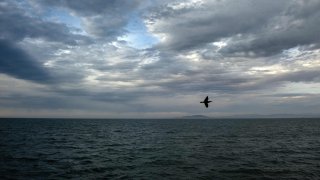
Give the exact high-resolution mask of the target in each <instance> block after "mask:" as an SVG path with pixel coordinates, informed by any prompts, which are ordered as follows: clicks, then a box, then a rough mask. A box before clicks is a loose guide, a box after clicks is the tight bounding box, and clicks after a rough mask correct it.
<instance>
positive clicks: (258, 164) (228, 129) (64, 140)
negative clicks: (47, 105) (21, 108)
mask: <svg viewBox="0 0 320 180" xmlns="http://www.w3.org/2000/svg"><path fill="white" fill-rule="evenodd" d="M6 178H9V179H10V178H13V179H69V178H73V179H99V178H103V179H320V119H232V120H231V119H224V120H210V119H206V120H192V119H166V120H159V119H158V120H155V119H154V120H151V119H144V120H139V119H136V120H132V119H131V120H125V119H122V120H119V119H117V120H110V119H107V120H102V119H100V120H94V119H0V179H6Z"/></svg>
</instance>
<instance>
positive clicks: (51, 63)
mask: <svg viewBox="0 0 320 180" xmlns="http://www.w3.org/2000/svg"><path fill="white" fill-rule="evenodd" d="M319 9H320V1H319V0H239V1H234V0H189V1H188V0H183V1H182V0H181V1H179V0H178V1H175V0H90V1H88V0H29V1H28V0H25V1H24V0H7V1H6V0H2V1H0V116H1V117H94V118H114V117H117V118H140V117H143V118H164V117H179V116H185V115H192V114H202V115H208V116H228V115H240V114H316V113H318V112H320V35H319V32H320V11H319ZM207 95H208V96H209V97H210V98H211V99H212V100H213V102H212V103H211V104H210V107H209V108H208V109H206V108H204V106H203V104H200V103H199V102H200V101H202V100H203V99H204V98H205V97H206V96H207Z"/></svg>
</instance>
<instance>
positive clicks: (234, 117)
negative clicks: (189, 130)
mask: <svg viewBox="0 0 320 180" xmlns="http://www.w3.org/2000/svg"><path fill="white" fill-rule="evenodd" d="M181 118H182V119H245V118H249V119H253V118H255V119H264V118H266V119H272V118H320V114H270V115H262V114H243V115H230V116H213V117H209V116H204V115H190V116H182V117H181Z"/></svg>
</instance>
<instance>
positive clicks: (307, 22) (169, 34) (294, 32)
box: [146, 0, 320, 56]
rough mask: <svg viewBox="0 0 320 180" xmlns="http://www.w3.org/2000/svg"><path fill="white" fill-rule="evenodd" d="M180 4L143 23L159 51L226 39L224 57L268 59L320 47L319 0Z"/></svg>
mask: <svg viewBox="0 0 320 180" xmlns="http://www.w3.org/2000/svg"><path fill="white" fill-rule="evenodd" d="M189 2H191V4H192V2H194V5H192V6H191V5H190V6H186V5H185V4H186V3H185V2H184V1H177V2H176V3H169V4H167V5H165V6H164V7H159V8H158V9H157V10H156V11H154V12H153V13H151V15H150V16H149V18H148V19H147V20H146V22H147V23H148V28H149V30H150V32H152V33H154V34H155V35H156V36H158V37H159V38H160V39H162V41H161V43H160V44H159V45H158V47H159V48H162V49H166V50H176V51H181V50H192V49H197V48H203V47H205V46H206V45H207V44H210V43H214V42H218V41H225V42H226V43H227V46H225V47H224V48H222V49H221V51H220V53H221V54H222V55H224V56H229V55H233V54H235V55H236V56H239V55H246V56H247V55H248V54H249V53H251V54H253V55H255V56H271V55H275V54H278V53H281V52H282V51H283V50H286V49H290V48H293V47H296V46H302V45H312V44H316V45H319V43H320V41H319V40H320V39H319V36H318V35H317V32H319V30H320V25H319V24H320V23H319V19H320V18H319V16H320V13H319V11H318V10H317V9H318V8H316V7H320V3H319V1H315V0H310V1H300V0H294V1H260V0H258V1H252V0H245V1H239V2H234V1H228V0H225V1H200V2H202V3H199V2H198V1H189Z"/></svg>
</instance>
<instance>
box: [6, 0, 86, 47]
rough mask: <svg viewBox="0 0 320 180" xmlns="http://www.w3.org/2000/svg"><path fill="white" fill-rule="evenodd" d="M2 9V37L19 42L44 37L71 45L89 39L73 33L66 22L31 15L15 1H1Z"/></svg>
mask: <svg viewBox="0 0 320 180" xmlns="http://www.w3.org/2000/svg"><path fill="white" fill-rule="evenodd" d="M0 11H1V16H0V23H1V28H0V38H1V39H7V40H10V41H12V42H17V41H21V40H23V39H24V38H42V39H45V40H48V41H53V42H61V43H65V44H70V45H76V44H78V43H85V42H86V41H88V39H87V38H85V37H84V36H82V35H76V34H72V33H71V32H70V30H69V28H68V27H67V26H66V25H65V24H61V23H56V22H49V21H44V20H43V19H41V18H39V17H37V16H31V15H29V14H28V13H26V12H25V11H24V10H23V9H22V7H19V6H18V5H17V4H15V3H14V2H3V3H1V4H0ZM12 22H14V23H12Z"/></svg>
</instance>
